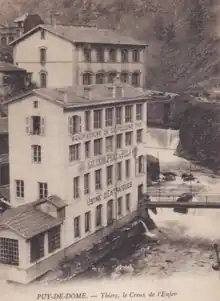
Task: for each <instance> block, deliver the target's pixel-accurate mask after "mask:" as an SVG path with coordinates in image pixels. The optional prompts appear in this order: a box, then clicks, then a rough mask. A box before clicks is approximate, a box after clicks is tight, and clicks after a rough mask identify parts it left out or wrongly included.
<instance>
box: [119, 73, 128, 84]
mask: <svg viewBox="0 0 220 301" xmlns="http://www.w3.org/2000/svg"><path fill="white" fill-rule="evenodd" d="M121 82H122V83H128V82H129V75H128V73H127V72H122V73H121Z"/></svg>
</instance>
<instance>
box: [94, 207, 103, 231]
mask: <svg viewBox="0 0 220 301" xmlns="http://www.w3.org/2000/svg"><path fill="white" fill-rule="evenodd" d="M95 211H96V212H95V226H96V227H99V226H101V225H102V205H98V206H96V210H95Z"/></svg>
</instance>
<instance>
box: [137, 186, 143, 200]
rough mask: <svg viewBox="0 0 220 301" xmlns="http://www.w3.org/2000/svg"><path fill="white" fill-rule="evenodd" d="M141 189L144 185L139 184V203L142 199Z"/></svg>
mask: <svg viewBox="0 0 220 301" xmlns="http://www.w3.org/2000/svg"><path fill="white" fill-rule="evenodd" d="M143 188H144V185H143V184H141V185H138V201H140V200H141V199H142V196H143Z"/></svg>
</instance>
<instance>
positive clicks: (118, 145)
mask: <svg viewBox="0 0 220 301" xmlns="http://www.w3.org/2000/svg"><path fill="white" fill-rule="evenodd" d="M122 141H123V134H118V135H116V148H122V146H123V143H122Z"/></svg>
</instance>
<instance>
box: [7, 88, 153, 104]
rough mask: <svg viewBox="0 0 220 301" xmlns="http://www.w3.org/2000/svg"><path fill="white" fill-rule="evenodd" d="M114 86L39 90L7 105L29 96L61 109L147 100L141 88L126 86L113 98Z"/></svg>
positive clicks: (146, 95)
mask: <svg viewBox="0 0 220 301" xmlns="http://www.w3.org/2000/svg"><path fill="white" fill-rule="evenodd" d="M114 87H115V85H114V84H102V85H91V86H89V88H88V89H89V93H88V92H86V90H85V87H84V86H74V87H66V88H54V89H52V88H40V89H35V90H32V91H29V92H27V93H25V94H22V95H20V96H17V97H14V98H11V99H10V100H9V101H8V102H7V104H8V105H10V104H11V103H13V102H16V101H19V100H22V99H24V98H25V97H28V96H31V95H37V96H38V97H41V98H44V99H46V100H48V101H50V102H52V103H54V104H57V105H59V106H61V107H63V108H67V109H68V108H79V107H86V106H87V107H88V106H94V105H104V104H111V103H115V102H119V101H120V102H130V101H131V102H132V101H134V100H137V101H138V100H143V99H147V98H148V94H147V93H146V92H145V91H144V90H142V89H141V88H134V87H133V86H131V85H128V84H124V83H122V84H120V87H121V88H122V89H123V93H122V95H121V96H120V97H119V96H118V97H117V98H113V95H112V89H113V88H114Z"/></svg>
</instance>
